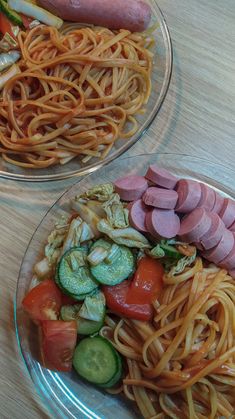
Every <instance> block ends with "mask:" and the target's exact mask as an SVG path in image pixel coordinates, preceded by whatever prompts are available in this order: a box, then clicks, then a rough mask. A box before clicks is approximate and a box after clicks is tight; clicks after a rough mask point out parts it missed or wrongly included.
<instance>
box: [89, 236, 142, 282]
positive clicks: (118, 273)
mask: <svg viewBox="0 0 235 419" xmlns="http://www.w3.org/2000/svg"><path fill="white" fill-rule="evenodd" d="M104 242H105V241H104V240H103V239H102V242H101V240H98V241H97V242H96V243H95V244H94V245H93V247H92V248H91V249H93V248H95V247H96V246H102V247H103V246H104ZM105 246H106V248H107V247H108V248H109V250H110V249H111V247H112V244H111V243H110V242H108V241H107V242H105ZM118 248H119V250H118V255H117V257H115V258H114V259H113V260H112V259H111V260H109V262H108V263H107V262H106V261H105V260H104V261H103V262H101V263H99V264H98V265H96V266H91V272H92V275H93V276H94V277H95V278H96V279H97V281H99V282H100V283H101V284H105V285H116V284H119V283H120V282H122V281H123V280H124V279H126V278H128V277H129V276H130V275H131V274H132V273H133V271H134V269H135V258H134V255H133V253H132V251H131V250H130V249H129V248H128V247H125V246H118ZM116 251H117V250H116Z"/></svg>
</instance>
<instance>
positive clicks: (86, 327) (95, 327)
mask: <svg viewBox="0 0 235 419" xmlns="http://www.w3.org/2000/svg"><path fill="white" fill-rule="evenodd" d="M81 307H82V304H74V305H71V306H70V305H66V306H62V307H61V310H60V317H61V319H62V320H64V321H70V320H76V321H77V329H78V334H79V335H93V334H94V333H97V332H99V330H100V329H101V327H102V326H103V324H104V318H105V306H104V311H103V313H102V317H101V318H100V320H98V321H94V320H88V319H84V318H82V317H80V316H79V311H80V309H81Z"/></svg>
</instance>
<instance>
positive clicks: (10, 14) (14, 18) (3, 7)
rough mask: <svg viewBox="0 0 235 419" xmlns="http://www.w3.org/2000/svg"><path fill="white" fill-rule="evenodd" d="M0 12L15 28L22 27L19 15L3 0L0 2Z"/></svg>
mask: <svg viewBox="0 0 235 419" xmlns="http://www.w3.org/2000/svg"><path fill="white" fill-rule="evenodd" d="M0 11H1V12H2V13H3V14H4V15H5V16H6V17H7V18H8V19H9V20H10V21H11V22H12V23H13V24H14V25H17V26H20V27H22V26H24V25H23V20H22V19H21V17H20V15H19V14H18V13H16V12H15V11H14V10H12V9H11V8H10V7H9V6H8V3H7V2H5V1H4V0H0Z"/></svg>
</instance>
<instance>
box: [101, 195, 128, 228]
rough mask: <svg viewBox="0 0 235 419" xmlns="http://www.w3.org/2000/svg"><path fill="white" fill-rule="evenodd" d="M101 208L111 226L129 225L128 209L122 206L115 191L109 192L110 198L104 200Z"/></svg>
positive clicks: (122, 226) (121, 226) (123, 226)
mask: <svg viewBox="0 0 235 419" xmlns="http://www.w3.org/2000/svg"><path fill="white" fill-rule="evenodd" d="M103 209H104V210H105V212H106V215H107V220H108V222H109V224H110V225H111V226H112V227H114V228H125V227H128V226H129V215H128V214H129V211H128V209H127V208H124V206H123V204H122V202H121V201H120V196H119V195H118V194H117V193H114V194H111V196H110V198H109V199H108V200H107V201H106V202H104V204H103Z"/></svg>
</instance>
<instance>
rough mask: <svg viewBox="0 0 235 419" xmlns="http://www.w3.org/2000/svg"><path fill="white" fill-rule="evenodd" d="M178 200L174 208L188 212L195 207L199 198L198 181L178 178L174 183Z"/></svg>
mask: <svg viewBox="0 0 235 419" xmlns="http://www.w3.org/2000/svg"><path fill="white" fill-rule="evenodd" d="M176 192H177V193H178V201H177V204H176V207H175V210H176V211H178V212H183V213H188V212H190V211H192V210H193V209H194V208H196V207H197V205H198V203H199V201H200V199H201V187H200V183H199V182H196V181H195V180H191V179H180V180H179V181H178V182H177V185H176Z"/></svg>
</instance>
